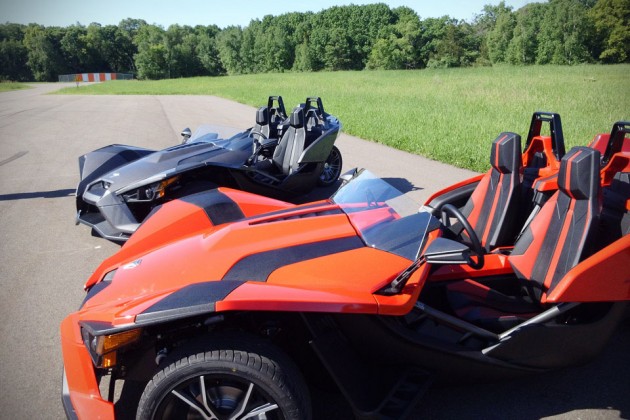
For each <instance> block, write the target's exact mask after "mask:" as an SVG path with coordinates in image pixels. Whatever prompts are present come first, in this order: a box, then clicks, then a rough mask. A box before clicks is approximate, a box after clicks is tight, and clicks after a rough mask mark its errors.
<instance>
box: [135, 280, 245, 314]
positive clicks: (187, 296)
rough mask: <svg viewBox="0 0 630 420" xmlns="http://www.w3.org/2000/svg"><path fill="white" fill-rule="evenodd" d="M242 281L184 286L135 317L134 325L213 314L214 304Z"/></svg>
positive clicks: (209, 282)
mask: <svg viewBox="0 0 630 420" xmlns="http://www.w3.org/2000/svg"><path fill="white" fill-rule="evenodd" d="M243 283H244V282H242V281H208V282H203V283H195V284H190V285H188V286H185V287H183V288H181V289H179V290H177V291H176V292H173V293H171V294H170V295H168V296H166V297H165V298H164V299H162V300H160V301H159V302H157V303H155V304H153V305H152V306H150V307H149V308H147V309H146V310H144V312H142V313H140V314H138V315H136V324H137V325H143V324H146V323H155V322H158V321H159V322H164V321H172V320H175V319H179V318H186V317H189V316H194V315H200V314H202V313H208V312H214V310H215V303H216V302H219V301H221V300H223V299H225V297H226V296H227V295H229V294H230V293H232V291H234V290H235V289H236V288H237V287H238V286H240V285H241V284H243Z"/></svg>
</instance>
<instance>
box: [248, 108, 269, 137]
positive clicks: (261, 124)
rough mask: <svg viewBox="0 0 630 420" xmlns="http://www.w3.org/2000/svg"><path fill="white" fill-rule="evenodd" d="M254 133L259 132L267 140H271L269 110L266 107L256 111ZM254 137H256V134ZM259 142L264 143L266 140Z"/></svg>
mask: <svg viewBox="0 0 630 420" xmlns="http://www.w3.org/2000/svg"><path fill="white" fill-rule="evenodd" d="M252 131H258V132H260V133H262V134H263V135H264V136H265V137H266V138H269V131H270V130H269V109H268V108H267V107H266V106H261V107H260V108H258V110H257V111H256V124H254V127H253V128H252ZM254 135H255V136H256V134H254ZM258 140H260V141H262V140H264V139H258Z"/></svg>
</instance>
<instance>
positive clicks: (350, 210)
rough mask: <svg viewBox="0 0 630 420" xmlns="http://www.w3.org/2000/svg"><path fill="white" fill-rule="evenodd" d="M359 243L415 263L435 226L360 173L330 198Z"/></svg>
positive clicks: (428, 216) (377, 180)
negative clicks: (346, 217)
mask: <svg viewBox="0 0 630 420" xmlns="http://www.w3.org/2000/svg"><path fill="white" fill-rule="evenodd" d="M331 199H332V201H333V202H334V203H336V204H338V205H339V206H340V207H341V209H342V210H343V212H344V213H346V215H347V216H348V218H349V219H350V223H352V225H353V226H354V228H355V229H356V231H357V232H359V234H360V235H361V238H362V239H363V241H364V242H365V243H366V244H367V245H368V246H371V247H373V248H377V249H380V250H383V251H387V252H391V253H394V254H396V255H400V256H401V257H404V258H407V259H409V260H415V259H416V258H417V257H418V254H419V252H420V250H421V248H422V245H423V243H424V238H425V236H426V234H427V233H428V231H430V230H433V229H437V227H438V225H439V223H438V221H437V219H435V218H434V217H433V216H431V214H429V213H427V212H424V211H423V212H420V211H419V210H418V209H419V206H418V204H416V203H415V202H414V201H413V200H411V199H410V198H409V197H407V196H405V195H404V194H403V193H401V192H400V191H398V190H397V189H396V188H394V187H393V186H392V185H391V184H389V183H388V182H386V181H385V180H383V179H380V178H377V177H376V176H375V175H374V174H372V173H371V172H369V171H366V170H361V171H360V172H359V173H358V174H357V175H356V176H355V177H354V178H352V179H351V180H350V181H349V182H348V183H347V184H345V185H344V186H343V187H341V188H340V189H339V191H337V192H336V193H335V194H334V195H333V196H332V197H331Z"/></svg>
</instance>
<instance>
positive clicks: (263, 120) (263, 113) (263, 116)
mask: <svg viewBox="0 0 630 420" xmlns="http://www.w3.org/2000/svg"><path fill="white" fill-rule="evenodd" d="M256 124H259V125H267V124H269V110H268V109H267V107H266V106H261V107H260V108H258V111H256Z"/></svg>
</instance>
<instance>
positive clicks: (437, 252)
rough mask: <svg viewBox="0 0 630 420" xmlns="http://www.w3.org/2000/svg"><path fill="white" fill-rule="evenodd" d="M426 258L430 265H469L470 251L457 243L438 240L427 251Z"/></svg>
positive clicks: (443, 239) (444, 239) (442, 239)
mask: <svg viewBox="0 0 630 420" xmlns="http://www.w3.org/2000/svg"><path fill="white" fill-rule="evenodd" d="M424 258H425V260H426V262H428V263H430V264H468V263H469V262H470V249H469V248H468V247H467V246H466V245H464V244H461V243H459V242H457V241H452V240H450V239H446V238H437V239H436V240H434V241H433V242H431V245H429V247H428V248H427V250H426V251H425V253H424Z"/></svg>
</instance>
